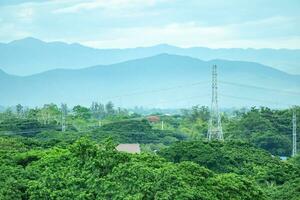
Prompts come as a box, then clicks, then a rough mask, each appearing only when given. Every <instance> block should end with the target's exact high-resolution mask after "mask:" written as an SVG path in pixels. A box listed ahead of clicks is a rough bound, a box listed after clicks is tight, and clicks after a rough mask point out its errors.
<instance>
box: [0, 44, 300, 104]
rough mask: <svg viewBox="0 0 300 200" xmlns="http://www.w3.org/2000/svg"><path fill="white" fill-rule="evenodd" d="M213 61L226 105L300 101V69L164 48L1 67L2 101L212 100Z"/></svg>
mask: <svg viewBox="0 0 300 200" xmlns="http://www.w3.org/2000/svg"><path fill="white" fill-rule="evenodd" d="M51 45H54V46H56V43H55V44H51ZM57 45H62V46H65V45H64V44H57ZM68 47H69V48H72V47H73V45H69V46H68ZM75 47H78V48H79V47H80V46H78V45H75ZM80 48H82V47H80ZM108 55H109V54H108ZM16 58H19V57H18V56H16ZM87 59H88V58H87ZM62 62H64V61H63V60H62ZM213 64H216V65H218V73H219V79H220V82H219V83H220V84H219V91H220V106H221V107H240V106H252V105H268V106H273V107H283V106H284V107H287V106H289V105H288V104H290V105H294V104H297V103H298V102H299V101H300V94H299V91H300V76H299V75H291V74H288V73H285V72H282V71H279V70H276V69H274V68H271V67H268V66H265V65H261V64H258V63H253V62H244V61H226V60H211V61H202V60H199V59H196V58H192V57H187V56H178V55H170V54H159V55H156V56H151V57H147V58H140V59H136V60H130V61H126V62H121V63H116V64H112V65H97V66H93V67H88V68H84V69H76V70H72V69H55V70H50V71H46V72H42V73H39V74H35V75H30V76H24V77H21V76H15V75H9V74H7V73H5V72H3V71H0V90H1V98H0V105H16V104H18V103H21V104H23V105H29V106H35V105H42V104H44V103H48V102H53V103H58V104H59V103H61V102H66V103H68V104H69V105H75V104H83V105H89V104H90V103H91V102H92V101H100V102H107V101H113V102H114V103H115V104H116V105H117V106H123V107H133V106H145V107H161V108H180V107H186V106H191V105H196V104H200V105H209V103H210V99H211V94H210V92H211V66H212V65H213ZM77 67H78V66H77Z"/></svg>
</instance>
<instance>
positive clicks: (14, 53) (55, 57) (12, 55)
mask: <svg viewBox="0 0 300 200" xmlns="http://www.w3.org/2000/svg"><path fill="white" fill-rule="evenodd" d="M161 53H168V54H175V55H184V56H191V57H194V58H199V59H201V60H205V61H209V60H212V59H225V60H238V61H249V62H258V63H261V64H263V65H267V66H271V67H274V68H276V69H279V70H281V71H284V72H287V73H292V74H300V66H299V63H300V50H291V49H238V48H236V49H209V48H204V47H193V48H180V47H176V46H170V45H167V44H160V45H156V46H151V47H138V48H126V49H95V48H90V47H86V46H83V45H80V44H77V43H73V44H67V43H63V42H44V41H41V40H38V39H35V38H25V39H21V40H15V41H12V42H9V43H0V69H2V70H4V71H5V72H7V73H10V74H14V75H21V76H22V75H31V74H35V73H40V72H44V71H47V70H52V69H57V68H65V69H80V68H84V67H88V66H93V65H110V64H115V63H119V62H124V61H127V60H133V59H138V58H146V57H149V56H154V55H158V54H161Z"/></svg>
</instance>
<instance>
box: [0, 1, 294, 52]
mask: <svg viewBox="0 0 300 200" xmlns="http://www.w3.org/2000/svg"><path fill="white" fill-rule="evenodd" d="M28 36H31V37H36V38H39V39H42V40H45V41H57V40H59V41H65V42H69V43H72V42H79V43H82V44H84V45H88V46H92V47H97V48H125V47H137V46H151V45H156V44H160V43H168V44H171V45H176V46H181V47H191V46H205V47H211V48H235V47H238V48H291V49H296V48H299V49H300V0H251V1H249V0H227V1H226V0H223V1H221V0H208V1H207V0H205V1H204V0H203V1H202V0H190V1H188V0H185V1H184V0H174V1H171V0H110V1H109V0H0V41H1V42H8V41H11V40H15V39H21V38H24V37H28Z"/></svg>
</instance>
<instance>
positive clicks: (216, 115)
mask: <svg viewBox="0 0 300 200" xmlns="http://www.w3.org/2000/svg"><path fill="white" fill-rule="evenodd" d="M217 77H218V74H217V65H213V67H212V99H211V108H210V119H209V124H208V133H207V138H208V141H211V140H221V141H223V140H224V138H223V130H222V124H221V116H220V112H219V106H218V81H217V80H218V79H217Z"/></svg>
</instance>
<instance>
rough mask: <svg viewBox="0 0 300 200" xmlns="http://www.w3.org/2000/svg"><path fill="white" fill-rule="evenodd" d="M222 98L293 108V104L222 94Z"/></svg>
mask: <svg viewBox="0 0 300 200" xmlns="http://www.w3.org/2000/svg"><path fill="white" fill-rule="evenodd" d="M220 96H223V97H229V98H234V99H241V100H249V101H257V102H261V103H269V104H276V105H286V106H292V105H291V104H286V103H279V102H275V101H266V100H259V99H254V98H248V97H238V96H233V95H227V94H222V93H221V94H220Z"/></svg>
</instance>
